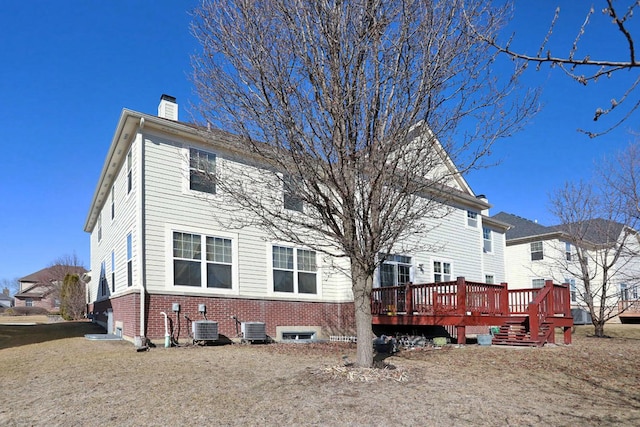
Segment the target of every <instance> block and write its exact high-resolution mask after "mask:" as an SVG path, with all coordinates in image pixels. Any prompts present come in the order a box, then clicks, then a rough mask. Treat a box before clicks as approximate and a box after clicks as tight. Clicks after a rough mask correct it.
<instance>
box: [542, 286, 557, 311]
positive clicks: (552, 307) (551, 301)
mask: <svg viewBox="0 0 640 427" xmlns="http://www.w3.org/2000/svg"><path fill="white" fill-rule="evenodd" d="M544 285H545V286H548V287H549V288H550V291H549V294H548V295H549V296H548V297H547V298H548V299H547V303H548V304H549V306H548V307H547V310H546V314H547V316H555V314H556V306H555V303H556V301H555V298H554V294H555V286H554V285H553V280H545V282H544Z"/></svg>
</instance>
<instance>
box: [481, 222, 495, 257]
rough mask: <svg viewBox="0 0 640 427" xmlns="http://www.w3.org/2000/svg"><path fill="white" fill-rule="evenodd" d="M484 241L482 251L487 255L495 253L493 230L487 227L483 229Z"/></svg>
mask: <svg viewBox="0 0 640 427" xmlns="http://www.w3.org/2000/svg"><path fill="white" fill-rule="evenodd" d="M482 240H483V246H482V250H483V251H484V252H486V253H491V252H493V244H492V242H491V229H490V228H487V227H482Z"/></svg>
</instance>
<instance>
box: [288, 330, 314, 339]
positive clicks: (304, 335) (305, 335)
mask: <svg viewBox="0 0 640 427" xmlns="http://www.w3.org/2000/svg"><path fill="white" fill-rule="evenodd" d="M315 339H316V333H315V332H310V331H307V332H283V333H282V341H285V342H306V341H314V340H315Z"/></svg>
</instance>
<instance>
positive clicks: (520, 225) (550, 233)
mask: <svg viewBox="0 0 640 427" xmlns="http://www.w3.org/2000/svg"><path fill="white" fill-rule="evenodd" d="M492 218H494V219H497V220H499V221H502V222H506V223H507V224H510V225H511V226H512V227H511V228H510V229H509V230H508V231H507V233H506V238H507V242H512V243H513V242H514V241H525V240H546V239H556V238H562V237H564V238H565V239H567V238H568V237H569V236H581V239H580V240H581V241H584V242H588V243H591V244H595V245H600V244H607V243H611V242H615V241H617V240H618V238H619V237H620V233H622V230H623V229H624V227H625V226H624V224H621V223H619V222H616V221H611V220H606V219H602V218H595V219H590V220H586V221H583V222H580V223H570V224H560V225H552V226H548V227H547V226H544V225H541V224H538V223H537V222H535V221H531V220H529V219H526V218H523V217H521V216H518V215H513V214H509V213H506V212H500V213H498V214H496V215H494V216H493V217H492Z"/></svg>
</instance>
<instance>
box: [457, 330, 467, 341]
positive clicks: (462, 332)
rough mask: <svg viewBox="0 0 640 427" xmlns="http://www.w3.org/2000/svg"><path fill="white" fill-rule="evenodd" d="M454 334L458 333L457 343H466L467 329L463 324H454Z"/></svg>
mask: <svg viewBox="0 0 640 427" xmlns="http://www.w3.org/2000/svg"><path fill="white" fill-rule="evenodd" d="M456 334H457V335H458V344H466V343H467V331H466V328H465V326H464V325H462V326H456Z"/></svg>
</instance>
